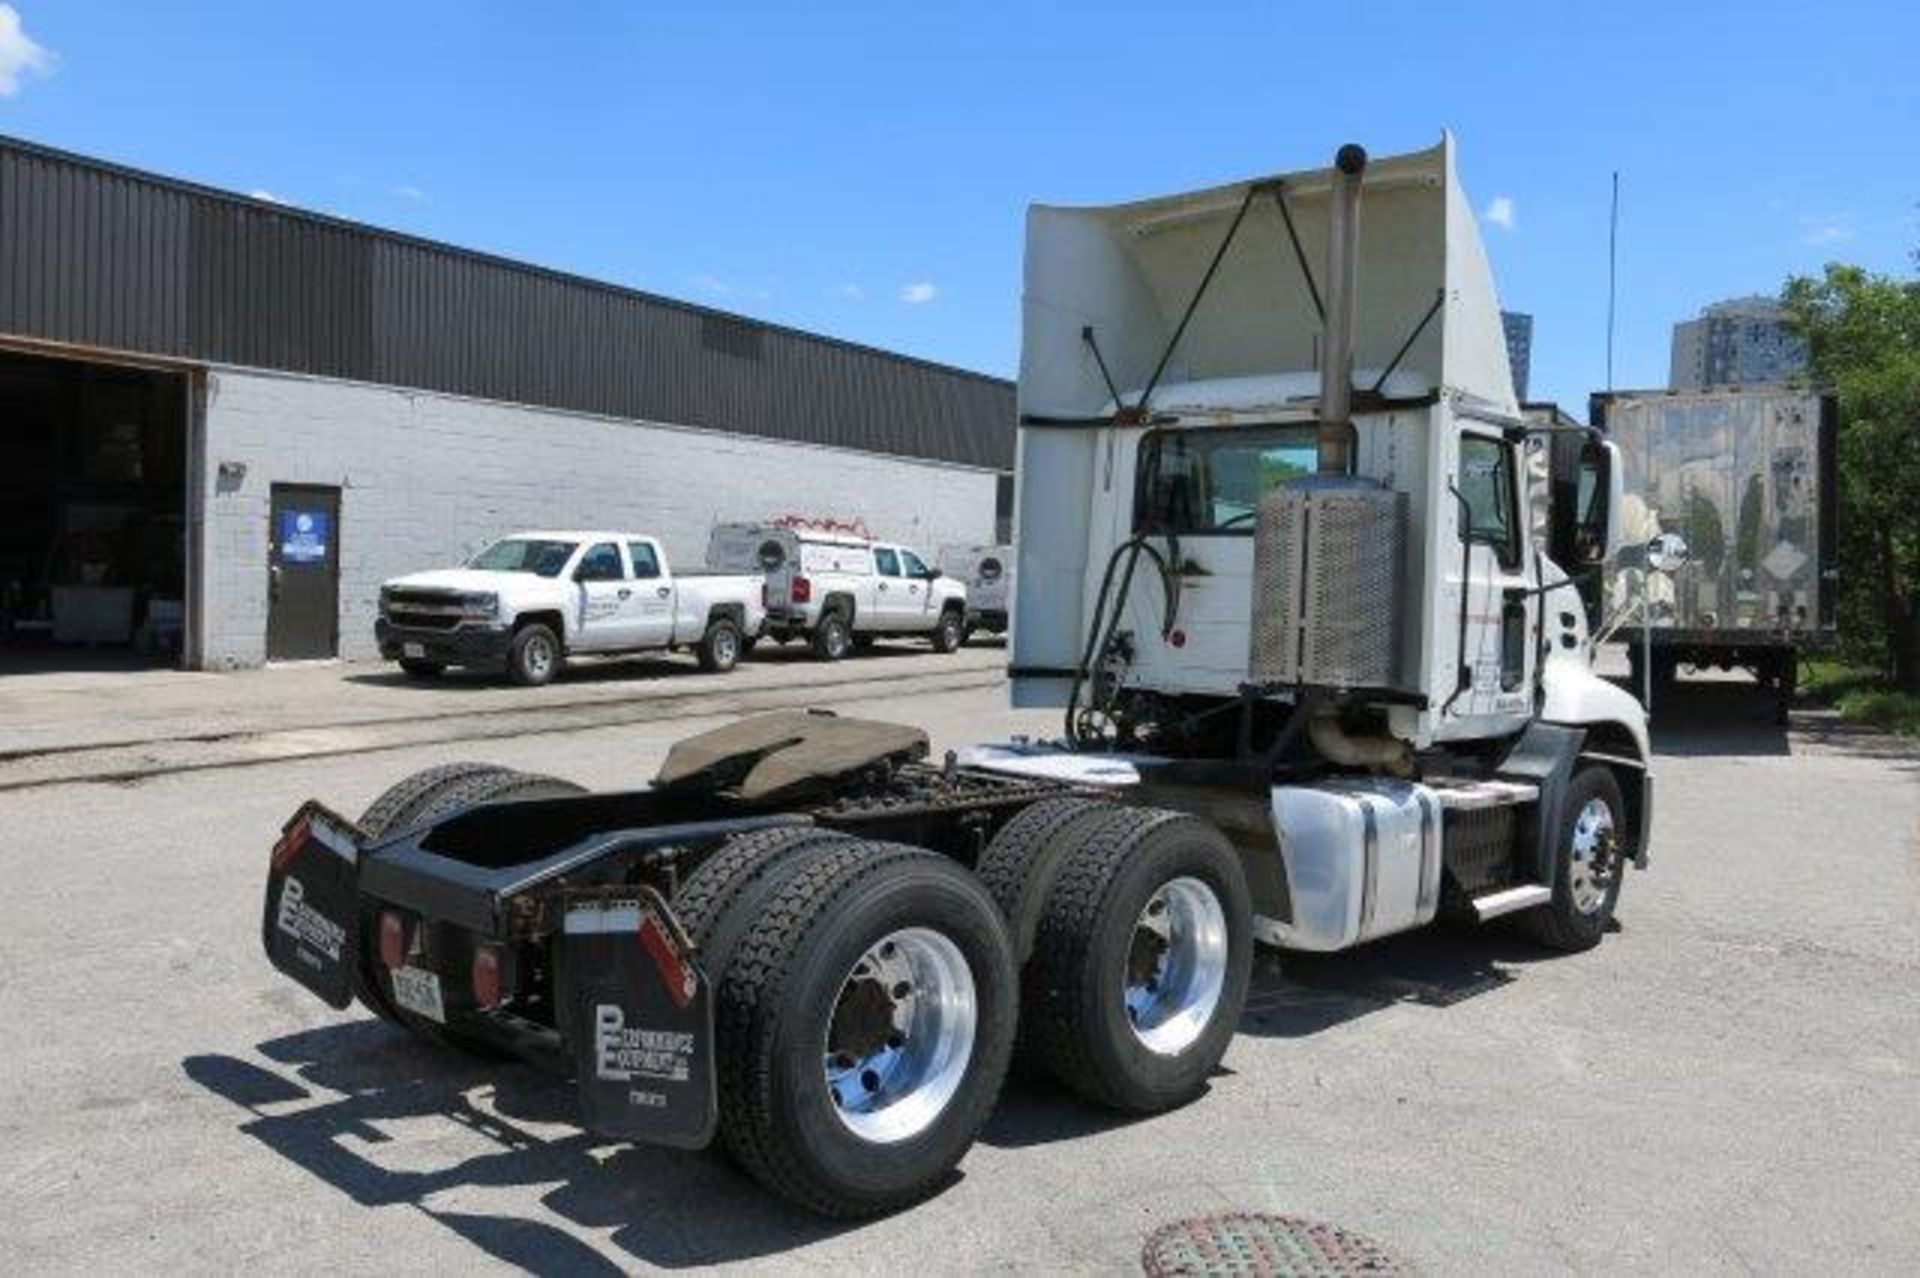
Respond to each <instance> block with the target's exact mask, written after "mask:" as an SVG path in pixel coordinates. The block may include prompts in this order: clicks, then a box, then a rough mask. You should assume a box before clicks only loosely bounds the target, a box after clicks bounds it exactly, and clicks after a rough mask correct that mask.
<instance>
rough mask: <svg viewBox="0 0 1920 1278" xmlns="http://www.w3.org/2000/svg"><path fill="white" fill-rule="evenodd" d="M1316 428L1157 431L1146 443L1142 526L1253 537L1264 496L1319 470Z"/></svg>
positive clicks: (1138, 523)
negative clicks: (1261, 499) (1280, 486)
mask: <svg viewBox="0 0 1920 1278" xmlns="http://www.w3.org/2000/svg"><path fill="white" fill-rule="evenodd" d="M1317 433H1318V432H1317V428H1316V427H1314V426H1312V425H1303V426H1255V427H1236V428H1233V429H1193V430H1156V431H1152V432H1150V433H1149V434H1148V435H1147V436H1146V438H1145V439H1143V440H1141V441H1140V466H1139V475H1138V480H1137V485H1138V486H1137V490H1136V494H1135V500H1134V516H1133V526H1134V530H1135V531H1137V532H1163V533H1165V532H1171V533H1187V534H1192V533H1244V534H1248V535H1251V534H1252V532H1253V526H1254V523H1255V521H1256V519H1257V518H1258V516H1259V512H1260V498H1261V497H1263V496H1265V495H1266V494H1267V493H1268V492H1270V491H1271V490H1272V489H1274V488H1276V487H1278V486H1279V485H1281V484H1283V483H1285V482H1287V481H1288V480H1290V479H1299V478H1302V477H1303V476H1306V475H1311V474H1312V473H1313V472H1314V467H1315V464H1316V442H1315V441H1316V436H1317Z"/></svg>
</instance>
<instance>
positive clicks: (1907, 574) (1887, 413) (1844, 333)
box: [1781, 263, 1920, 692]
mask: <svg viewBox="0 0 1920 1278" xmlns="http://www.w3.org/2000/svg"><path fill="white" fill-rule="evenodd" d="M1781 300H1782V301H1783V302H1784V303H1785V305H1786V307H1787V311H1788V313H1789V314H1790V315H1791V316H1792V317H1793V322H1794V324H1795V326H1796V327H1797V328H1798V329H1799V330H1800V332H1801V333H1802V334H1803V335H1805V337H1806V338H1807V341H1808V346H1809V350H1810V354H1811V360H1812V369H1811V372H1812V376H1813V378H1814V380H1816V381H1819V382H1822V383H1825V384H1827V385H1830V386H1832V387H1833V388H1834V389H1835V390H1836V391H1837V392H1838V393H1839V396H1840V439H1839V450H1838V451H1839V463H1840V465H1839V470H1840V475H1839V481H1840V482H1839V489H1840V527H1841V534H1840V591H1841V627H1842V634H1843V637H1844V639H1845V642H1846V643H1847V644H1848V646H1849V647H1850V648H1852V649H1853V650H1854V651H1855V652H1856V653H1857V654H1858V655H1859V656H1861V657H1863V658H1865V659H1868V660H1871V661H1873V662H1874V663H1875V664H1877V665H1878V666H1879V667H1880V668H1881V669H1882V670H1883V671H1884V672H1885V673H1886V674H1887V675H1888V677H1890V678H1891V679H1892V680H1893V681H1894V682H1895V684H1897V685H1898V686H1899V687H1900V688H1901V689H1903V690H1905V691H1908V692H1920V283H1914V282H1910V281H1903V280H1897V279H1893V278H1890V277H1888V276H1884V275H1874V274H1870V273H1869V272H1867V271H1865V270H1862V269H1861V268H1859V267H1857V266H1844V265H1840V264H1837V263H1836V264H1830V265H1828V267H1827V268H1826V271H1825V273H1824V274H1823V275H1821V276H1820V277H1819V278H1817V279H1816V278H1813V277H1809V276H1798V277H1795V278H1794V279H1791V280H1789V281H1787V284H1786V287H1785V289H1784V290H1783V291H1782V294H1781Z"/></svg>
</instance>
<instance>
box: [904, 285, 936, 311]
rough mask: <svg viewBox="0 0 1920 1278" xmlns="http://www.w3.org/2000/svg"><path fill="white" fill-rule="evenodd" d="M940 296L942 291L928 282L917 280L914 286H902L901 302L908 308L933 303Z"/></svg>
mask: <svg viewBox="0 0 1920 1278" xmlns="http://www.w3.org/2000/svg"><path fill="white" fill-rule="evenodd" d="M939 295H940V290H939V289H937V288H935V287H934V286H933V285H932V284H931V283H929V282H927V281H926V280H916V281H915V282H913V283H912V284H906V285H903V286H901V289H900V300H901V301H903V302H905V303H906V304H907V305H908V306H920V305H923V304H925V303H927V302H931V301H932V300H933V299H934V298H936V297H938V296H939Z"/></svg>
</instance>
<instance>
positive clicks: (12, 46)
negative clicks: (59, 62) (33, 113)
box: [0, 4, 54, 98]
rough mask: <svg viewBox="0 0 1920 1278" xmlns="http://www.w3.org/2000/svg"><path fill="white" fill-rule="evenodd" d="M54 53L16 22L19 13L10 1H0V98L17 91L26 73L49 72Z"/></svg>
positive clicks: (18, 20)
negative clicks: (3, 2) (1, 2)
mask: <svg viewBox="0 0 1920 1278" xmlns="http://www.w3.org/2000/svg"><path fill="white" fill-rule="evenodd" d="M53 64H54V56H53V53H52V51H51V50H49V49H48V48H46V47H45V46H44V45H41V44H39V43H38V42H36V41H35V40H34V38H33V37H32V36H30V35H28V34H27V31H26V28H25V27H23V26H21V25H20V13H19V11H18V10H17V9H15V8H14V7H13V6H12V5H10V4H0V98H10V97H12V96H13V95H14V94H16V93H18V92H20V82H21V81H22V80H24V79H26V77H28V76H30V75H38V76H48V75H52V74H53Z"/></svg>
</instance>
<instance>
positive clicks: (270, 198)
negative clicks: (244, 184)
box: [247, 188, 287, 204]
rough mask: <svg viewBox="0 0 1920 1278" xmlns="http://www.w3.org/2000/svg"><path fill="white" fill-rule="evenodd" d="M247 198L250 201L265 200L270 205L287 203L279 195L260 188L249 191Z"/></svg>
mask: <svg viewBox="0 0 1920 1278" xmlns="http://www.w3.org/2000/svg"><path fill="white" fill-rule="evenodd" d="M247 198H248V199H250V200H265V201H266V202H267V203H269V204H285V203H287V201H286V200H285V199H283V198H282V197H280V196H278V195H275V194H274V193H273V192H272V191H268V190H263V189H260V188H255V189H254V190H251V191H248V192H247Z"/></svg>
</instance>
